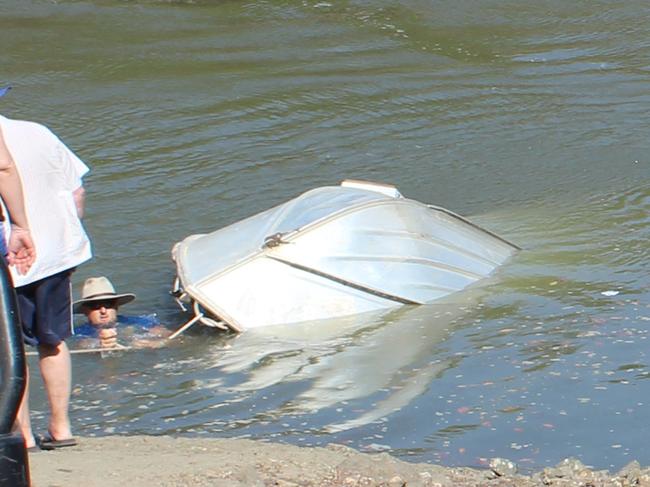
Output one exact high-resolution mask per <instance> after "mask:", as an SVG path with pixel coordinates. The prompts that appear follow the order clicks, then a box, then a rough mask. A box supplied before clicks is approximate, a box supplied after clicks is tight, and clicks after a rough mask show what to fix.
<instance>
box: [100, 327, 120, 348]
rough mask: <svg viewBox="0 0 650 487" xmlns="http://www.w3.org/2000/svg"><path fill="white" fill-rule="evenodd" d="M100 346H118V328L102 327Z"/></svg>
mask: <svg viewBox="0 0 650 487" xmlns="http://www.w3.org/2000/svg"><path fill="white" fill-rule="evenodd" d="M99 346H100V347H101V348H116V347H117V346H118V345H117V330H116V329H115V328H102V329H101V330H99Z"/></svg>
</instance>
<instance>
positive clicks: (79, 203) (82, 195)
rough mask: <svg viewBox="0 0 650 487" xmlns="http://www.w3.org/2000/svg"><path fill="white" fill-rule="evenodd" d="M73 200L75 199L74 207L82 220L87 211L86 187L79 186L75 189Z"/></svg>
mask: <svg viewBox="0 0 650 487" xmlns="http://www.w3.org/2000/svg"><path fill="white" fill-rule="evenodd" d="M72 198H73V199H74V205H75V206H76V207H77V216H78V217H79V219H80V220H82V219H83V217H84V211H85V209H86V190H85V189H84V187H83V186H79V187H78V188H77V189H75V190H74V191H73V192H72Z"/></svg>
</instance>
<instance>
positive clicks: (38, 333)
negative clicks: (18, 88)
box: [0, 116, 92, 449]
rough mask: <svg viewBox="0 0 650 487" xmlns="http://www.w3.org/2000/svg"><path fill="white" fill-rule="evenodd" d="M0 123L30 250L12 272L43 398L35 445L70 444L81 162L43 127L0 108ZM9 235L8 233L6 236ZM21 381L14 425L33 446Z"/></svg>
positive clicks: (87, 250) (85, 249)
mask: <svg viewBox="0 0 650 487" xmlns="http://www.w3.org/2000/svg"><path fill="white" fill-rule="evenodd" d="M0 130H2V134H3V135H4V141H5V143H6V146H7V148H8V149H9V153H10V154H11V156H12V158H13V160H14V162H15V164H16V166H17V168H18V173H19V175H20V178H21V180H22V185H23V193H24V198H25V209H26V211H27V220H28V221H29V225H30V229H31V235H32V239H33V240H34V244H35V247H36V249H37V250H38V253H37V256H36V259H35V261H34V264H33V265H32V266H31V268H30V269H29V270H28V271H27V272H26V273H25V274H20V273H18V272H16V270H15V269H12V277H13V280H14V286H15V288H16V294H17V296H18V306H19V310H20V317H21V322H22V328H23V337H24V340H25V343H27V344H29V345H31V346H35V347H37V349H38V354H39V366H40V369H41V375H42V377H43V383H44V385H45V390H46V393H47V397H48V402H49V405H50V420H49V426H48V435H47V436H46V437H45V438H43V439H42V440H41V442H40V447H41V448H43V449H53V448H60V447H64V446H73V445H75V444H76V440H75V439H74V437H73V436H72V430H71V426H70V418H69V412H68V409H69V402H70V393H71V384H72V377H71V363H70V351H69V350H68V347H67V345H66V344H65V341H64V340H65V339H66V338H68V337H70V335H71V334H72V325H73V323H72V291H71V282H70V276H71V274H72V272H73V271H74V270H75V268H76V267H77V266H78V265H79V264H81V263H83V262H85V261H87V260H88V259H90V258H91V256H92V252H91V246H90V240H89V239H88V236H87V235H86V232H85V230H84V228H83V225H82V223H81V219H82V218H83V213H84V194H85V190H84V188H83V185H82V177H83V176H84V175H85V174H86V173H87V172H88V167H87V166H86V165H85V164H84V163H83V162H82V161H81V160H80V159H79V158H78V157H77V156H76V155H75V154H74V153H73V152H72V151H71V150H70V149H68V147H66V146H65V144H63V142H61V140H60V139H59V138H58V137H57V136H56V135H54V133H52V132H51V131H50V130H49V129H48V128H47V127H45V126H43V125H40V124H37V123H34V122H27V121H21V120H11V119H9V118H6V117H3V116H0ZM11 239H12V237H11V236H10V237H9V241H10V242H11ZM28 397H29V390H28V388H26V389H25V393H24V395H23V399H22V401H21V405H20V409H19V411H18V416H17V418H16V424H15V427H16V429H17V430H18V431H20V433H21V434H22V435H23V438H24V439H25V446H26V448H28V449H30V448H35V447H36V441H35V438H34V434H33V432H32V428H31V422H30V419H29V407H28Z"/></svg>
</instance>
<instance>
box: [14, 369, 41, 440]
mask: <svg viewBox="0 0 650 487" xmlns="http://www.w3.org/2000/svg"><path fill="white" fill-rule="evenodd" d="M25 372H26V375H25V392H23V397H22V399H21V401H20V407H19V409H18V414H17V415H16V421H15V422H14V431H17V432H18V433H20V434H21V435H22V436H23V439H24V440H25V448H31V447H33V446H36V441H35V440H34V433H33V432H32V423H31V421H30V419H29V369H26V370H25Z"/></svg>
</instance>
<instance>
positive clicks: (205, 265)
mask: <svg viewBox="0 0 650 487" xmlns="http://www.w3.org/2000/svg"><path fill="white" fill-rule="evenodd" d="M516 250H517V247H516V246H515V245H513V244H511V243H509V242H507V241H505V240H503V239H502V238H500V237H498V236H496V235H494V234H492V233H490V232H489V231H487V230H484V229H482V228H480V227H478V226H476V225H474V224H473V223H471V222H469V221H468V220H466V219H464V218H462V217H460V216H458V215H456V214H454V213H452V212H450V211H448V210H445V209H443V208H439V207H434V206H431V205H426V204H423V203H420V202H417V201H414V200H411V199H408V198H404V197H403V196H402V195H401V194H400V193H399V191H398V190H397V189H396V188H395V187H393V186H388V185H383V184H376V183H368V182H362V181H344V182H343V183H342V184H341V185H340V186H327V187H322V188H317V189H313V190H311V191H308V192H306V193H304V194H302V195H300V196H298V197H297V198H294V199H292V200H290V201H288V202H286V203H284V204H281V205H279V206H277V207H275V208H272V209H270V210H267V211H265V212H262V213H259V214H257V215H254V216H252V217H250V218H247V219H245V220H243V221H240V222H237V223H235V224H233V225H230V226H228V227H225V228H222V229H220V230H217V231H214V232H212V233H209V234H203V235H192V236H189V237H187V238H186V239H185V240H183V241H182V242H179V243H177V244H176V245H174V248H173V250H172V257H173V259H174V261H175V262H176V268H177V276H178V277H177V279H176V282H175V285H174V290H173V294H174V295H175V296H176V298H177V301H178V303H179V304H180V305H181V306H182V307H184V306H186V305H187V306H191V308H192V309H193V311H194V317H193V318H192V319H191V320H190V321H188V322H187V323H186V324H185V325H184V326H183V327H181V328H180V329H179V330H178V331H177V333H180V332H182V331H184V330H185V329H186V328H187V327H189V326H191V325H193V324H194V323H196V322H201V323H203V324H206V325H210V326H216V327H221V328H224V329H231V330H234V331H237V332H241V331H244V330H252V329H259V328H265V327H268V326H271V325H274V326H277V325H286V324H295V323H301V322H307V321H314V320H324V319H331V318H340V317H345V316H352V315H357V314H365V313H370V312H381V311H384V310H388V309H391V308H396V307H399V306H403V305H415V304H423V303H431V302H434V301H436V300H439V299H442V298H444V297H446V296H449V295H450V294H453V293H455V292H457V291H460V290H462V289H465V288H467V287H468V286H471V285H472V284H474V283H476V282H477V281H479V280H481V279H484V278H485V277H487V276H488V275H490V274H491V273H492V272H493V271H494V270H495V269H496V268H497V267H498V266H500V265H501V264H503V263H504V262H505V261H506V260H507V259H508V258H509V257H510V256H511V255H512V254H513V253H514V252H516ZM353 321H354V320H353ZM291 333H298V331H297V329H296V328H295V327H292V328H291Z"/></svg>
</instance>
